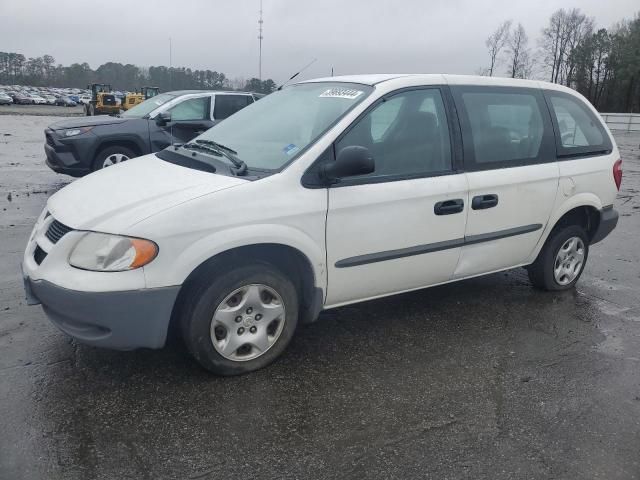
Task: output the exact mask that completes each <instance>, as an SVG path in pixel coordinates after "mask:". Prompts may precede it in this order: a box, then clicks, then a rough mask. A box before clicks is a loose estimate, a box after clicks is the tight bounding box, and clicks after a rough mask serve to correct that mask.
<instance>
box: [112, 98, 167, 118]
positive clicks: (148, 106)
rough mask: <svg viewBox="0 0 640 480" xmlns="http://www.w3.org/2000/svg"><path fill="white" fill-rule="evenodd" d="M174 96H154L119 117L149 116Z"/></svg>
mask: <svg viewBox="0 0 640 480" xmlns="http://www.w3.org/2000/svg"><path fill="white" fill-rule="evenodd" d="M174 98H175V96H174V95H170V94H168V93H162V94H160V95H156V96H155V97H153V98H149V99H148V100H145V101H144V102H142V103H140V104H138V105H136V106H135V107H133V108H130V109H129V110H127V111H126V112H124V113H123V114H122V115H121V116H122V117H125V118H142V117H144V116H145V115H149V114H150V113H151V112H153V111H154V110H155V109H156V108H158V107H159V106H160V105H162V104H163V103H166V102H168V101H169V100H172V99H174Z"/></svg>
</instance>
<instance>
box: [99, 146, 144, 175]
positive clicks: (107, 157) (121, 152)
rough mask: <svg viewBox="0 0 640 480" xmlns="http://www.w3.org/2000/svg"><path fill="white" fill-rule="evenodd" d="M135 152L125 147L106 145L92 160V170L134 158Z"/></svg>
mask: <svg viewBox="0 0 640 480" xmlns="http://www.w3.org/2000/svg"><path fill="white" fill-rule="evenodd" d="M135 156H136V154H135V153H134V152H133V151H131V150H130V149H128V148H126V147H117V146H116V147H108V148H105V149H104V150H102V151H101V152H100V153H99V154H98V155H97V157H96V159H95V160H94V162H93V170H94V171H96V170H101V169H103V168H107V167H111V166H113V165H117V164H118V163H122V162H126V161H127V160H130V159H132V158H134V157H135Z"/></svg>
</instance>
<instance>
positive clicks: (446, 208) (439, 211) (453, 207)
mask: <svg viewBox="0 0 640 480" xmlns="http://www.w3.org/2000/svg"><path fill="white" fill-rule="evenodd" d="M463 210H464V201H463V200H462V199H461V198H456V199H455V200H445V201H444V202H438V203H436V204H435V205H434V206H433V213H435V214H436V215H451V214H453V213H460V212H461V211H463Z"/></svg>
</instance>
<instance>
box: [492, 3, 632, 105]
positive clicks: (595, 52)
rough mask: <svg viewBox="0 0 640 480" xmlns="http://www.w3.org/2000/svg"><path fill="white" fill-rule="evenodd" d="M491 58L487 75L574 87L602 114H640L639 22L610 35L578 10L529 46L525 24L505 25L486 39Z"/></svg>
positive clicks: (563, 14)
mask: <svg viewBox="0 0 640 480" xmlns="http://www.w3.org/2000/svg"><path fill="white" fill-rule="evenodd" d="M485 44H486V47H487V52H488V56H489V62H488V64H489V65H488V67H486V68H483V69H481V70H480V73H481V74H483V75H490V76H491V75H495V74H497V73H498V67H500V66H503V67H504V71H503V72H500V73H502V74H506V75H507V76H510V77H512V78H538V79H543V80H547V81H550V82H553V83H559V84H562V85H566V86H568V87H571V88H573V89H575V90H577V91H578V92H580V93H581V94H582V95H584V96H585V97H586V98H588V99H589V101H590V102H591V103H592V104H593V105H594V106H595V107H596V108H597V109H598V110H599V111H609V112H636V113H637V112H640V16H638V15H636V16H635V18H633V19H631V20H627V19H625V20H622V21H621V22H619V23H617V24H616V25H614V26H613V27H611V28H610V29H606V28H596V26H595V19H594V18H592V17H588V16H587V15H585V14H584V13H583V12H582V11H581V10H580V9H578V8H573V9H569V10H565V9H564V8H561V9H559V10H556V11H555V12H554V13H553V14H552V15H551V17H550V18H549V21H548V24H547V25H546V26H545V27H544V28H543V29H542V31H541V32H540V37H539V39H538V42H537V48H532V47H530V46H529V38H528V36H527V34H526V32H525V29H524V27H523V26H522V24H518V25H517V26H513V24H512V22H511V21H510V20H508V21H505V22H503V23H501V24H500V25H499V26H498V28H497V29H496V30H495V31H494V32H493V33H492V34H491V35H490V36H489V37H487V39H486V42H485Z"/></svg>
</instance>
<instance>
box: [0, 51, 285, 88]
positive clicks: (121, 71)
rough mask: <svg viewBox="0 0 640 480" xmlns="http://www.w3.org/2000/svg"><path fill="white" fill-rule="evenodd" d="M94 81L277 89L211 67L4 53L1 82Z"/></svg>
mask: <svg viewBox="0 0 640 480" xmlns="http://www.w3.org/2000/svg"><path fill="white" fill-rule="evenodd" d="M93 82H98V83H108V84H110V85H112V87H113V88H114V89H116V90H130V91H132V90H135V89H136V88H140V87H141V86H143V85H149V86H154V87H160V90H161V91H164V92H166V91H170V90H183V89H214V90H219V89H231V90H249V91H253V92H257V93H270V92H272V91H273V90H275V88H276V84H275V82H274V81H273V80H271V79H268V80H260V79H258V78H251V79H248V80H245V79H242V78H234V79H230V78H228V77H227V76H226V75H225V74H224V73H221V72H216V71H211V70H192V69H190V68H185V67H177V68H176V67H171V68H169V67H165V66H154V67H148V68H146V67H145V68H143V67H138V66H136V65H132V64H125V65H123V64H122V63H117V62H107V63H105V64H102V65H100V66H99V67H98V68H97V69H95V70H93V69H92V68H91V67H90V66H89V64H88V63H86V62H85V63H73V64H71V65H68V66H64V65H61V64H56V61H55V58H54V57H52V56H51V55H43V56H42V57H36V58H26V57H25V56H24V55H23V54H21V53H15V52H0V84H8V85H14V84H17V85H32V86H41V87H67V88H86V87H87V85H88V84H90V83H93Z"/></svg>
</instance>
